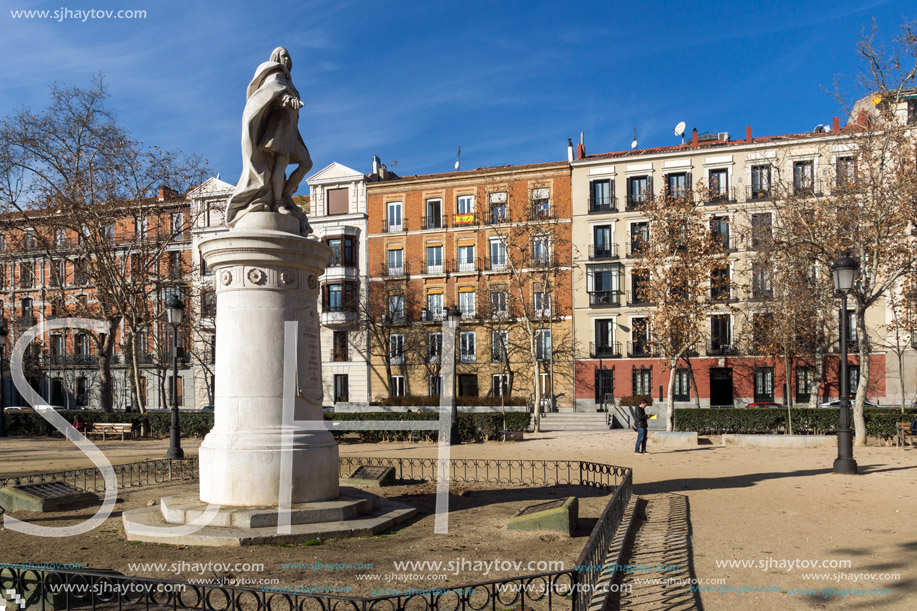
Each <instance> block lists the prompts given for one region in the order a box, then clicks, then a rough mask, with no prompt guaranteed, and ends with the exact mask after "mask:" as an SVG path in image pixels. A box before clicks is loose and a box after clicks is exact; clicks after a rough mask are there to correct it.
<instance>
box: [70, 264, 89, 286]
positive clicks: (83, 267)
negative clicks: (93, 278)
mask: <svg viewBox="0 0 917 611" xmlns="http://www.w3.org/2000/svg"><path fill="white" fill-rule="evenodd" d="M73 282H74V283H75V284H76V285H77V286H83V285H85V284H87V283H88V282H89V262H88V261H86V259H80V260H78V261H77V262H76V263H74V265H73Z"/></svg>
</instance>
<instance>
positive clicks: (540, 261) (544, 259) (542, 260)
mask: <svg viewBox="0 0 917 611" xmlns="http://www.w3.org/2000/svg"><path fill="white" fill-rule="evenodd" d="M532 260H533V261H532V262H533V265H535V266H536V267H547V266H549V265H551V238H550V237H549V236H543V235H542V236H535V237H534V238H533V239H532Z"/></svg>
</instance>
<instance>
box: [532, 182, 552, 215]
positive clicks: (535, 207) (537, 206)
mask: <svg viewBox="0 0 917 611" xmlns="http://www.w3.org/2000/svg"><path fill="white" fill-rule="evenodd" d="M550 217H551V190H550V189H548V188H545V187H540V188H538V189H532V219H533V220H537V219H546V218H550Z"/></svg>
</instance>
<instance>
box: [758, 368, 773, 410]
mask: <svg viewBox="0 0 917 611" xmlns="http://www.w3.org/2000/svg"><path fill="white" fill-rule="evenodd" d="M773 400H774V368H773V367H757V368H756V369H755V403H759V402H761V401H773Z"/></svg>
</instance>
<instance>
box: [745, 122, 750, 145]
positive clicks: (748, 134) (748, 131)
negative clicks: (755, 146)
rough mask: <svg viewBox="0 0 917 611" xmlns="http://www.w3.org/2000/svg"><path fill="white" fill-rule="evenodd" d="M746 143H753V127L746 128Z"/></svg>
mask: <svg viewBox="0 0 917 611" xmlns="http://www.w3.org/2000/svg"><path fill="white" fill-rule="evenodd" d="M745 142H751V125H746V126H745Z"/></svg>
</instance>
